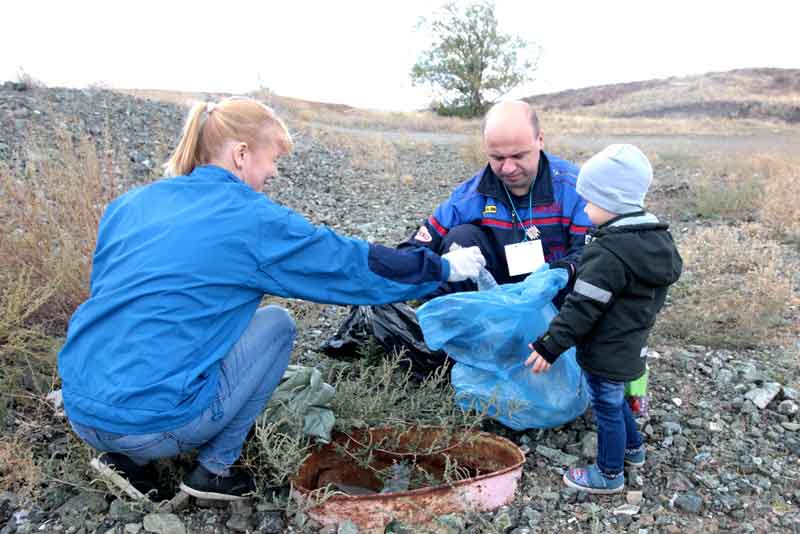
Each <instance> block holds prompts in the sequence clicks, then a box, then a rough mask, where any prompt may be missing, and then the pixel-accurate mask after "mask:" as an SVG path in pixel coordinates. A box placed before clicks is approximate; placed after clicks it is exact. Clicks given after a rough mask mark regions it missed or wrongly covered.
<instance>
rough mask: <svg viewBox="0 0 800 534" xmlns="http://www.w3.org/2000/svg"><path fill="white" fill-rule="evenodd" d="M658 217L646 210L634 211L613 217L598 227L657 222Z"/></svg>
mask: <svg viewBox="0 0 800 534" xmlns="http://www.w3.org/2000/svg"><path fill="white" fill-rule="evenodd" d="M658 223H659V220H658V217H656V216H655V215H653V214H652V213H647V212H646V211H635V212H633V213H625V214H623V215H619V216H617V217H614V218H613V219H611V220H610V221H607V222H606V223H604V224H602V225H600V228H610V227H612V226H614V227H618V226H636V225H640V224H658Z"/></svg>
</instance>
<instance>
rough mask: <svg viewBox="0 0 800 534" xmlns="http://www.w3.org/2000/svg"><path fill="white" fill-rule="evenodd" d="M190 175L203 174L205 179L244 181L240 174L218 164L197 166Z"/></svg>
mask: <svg viewBox="0 0 800 534" xmlns="http://www.w3.org/2000/svg"><path fill="white" fill-rule="evenodd" d="M189 176H194V177H197V176H202V177H203V178H204V179H213V180H228V181H232V182H239V183H244V182H243V181H242V180H241V179H240V178H239V177H238V176H236V175H235V174H233V173H232V172H231V171H229V170H228V169H224V168H222V167H218V166H217V165H210V164H209V165H199V166H197V167H195V168H194V169H193V170H192V172H191V173H189Z"/></svg>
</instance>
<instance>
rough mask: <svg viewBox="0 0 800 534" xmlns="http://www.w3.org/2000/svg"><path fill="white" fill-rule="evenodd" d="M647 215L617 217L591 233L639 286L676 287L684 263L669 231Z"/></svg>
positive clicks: (667, 226) (637, 214)
mask: <svg viewBox="0 0 800 534" xmlns="http://www.w3.org/2000/svg"><path fill="white" fill-rule="evenodd" d="M668 228H669V225H667V224H665V223H661V222H659V221H658V219H657V218H656V217H655V215H652V214H650V213H644V212H639V213H632V214H630V215H623V216H621V217H617V218H615V219H612V220H611V221H609V222H607V223H606V224H604V225H602V226H601V227H600V228H599V229H598V230H596V231H595V232H594V233H593V237H594V238H595V239H599V238H601V237H602V241H601V242H600V243H599V244H601V245H602V246H603V247H605V248H606V249H608V250H609V251H611V252H613V253H614V255H615V256H617V257H618V258H619V259H620V260H621V261H622V262H624V263H625V264H626V265H627V266H628V267H629V268H630V270H631V272H633V274H634V276H636V278H638V279H639V280H640V281H641V282H642V283H644V284H647V285H650V286H653V287H662V286H668V285H670V284H673V283H675V282H676V281H677V280H678V278H680V275H681V271H682V270H683V260H682V259H681V256H680V254H679V253H678V249H677V248H676V247H675V243H674V241H673V240H672V234H670V233H669V231H668Z"/></svg>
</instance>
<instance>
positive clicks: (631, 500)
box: [625, 491, 644, 506]
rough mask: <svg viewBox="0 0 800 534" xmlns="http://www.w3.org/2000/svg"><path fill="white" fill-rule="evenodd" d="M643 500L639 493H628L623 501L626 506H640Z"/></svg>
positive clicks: (642, 495)
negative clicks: (626, 503) (625, 502)
mask: <svg viewBox="0 0 800 534" xmlns="http://www.w3.org/2000/svg"><path fill="white" fill-rule="evenodd" d="M643 498H644V494H643V493H642V492H641V491H629V492H628V493H627V494H626V495H625V500H626V501H627V502H628V504H635V505H637V506H638V505H640V504H642V499H643Z"/></svg>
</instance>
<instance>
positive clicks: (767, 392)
mask: <svg viewBox="0 0 800 534" xmlns="http://www.w3.org/2000/svg"><path fill="white" fill-rule="evenodd" d="M780 391H781V385H780V384H778V383H777V382H767V383H766V384H764V385H763V386H762V387H760V388H755V389H751V390H750V391H748V392H747V394H746V395H745V398H746V399H748V400H750V401H751V402H752V403H753V404H755V405H756V406H758V408H759V409H761V410H763V409H764V408H766V407H767V405H768V404H769V403H770V402H772V399H774V398H775V397H776V396H777V395H778V393H780Z"/></svg>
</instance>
